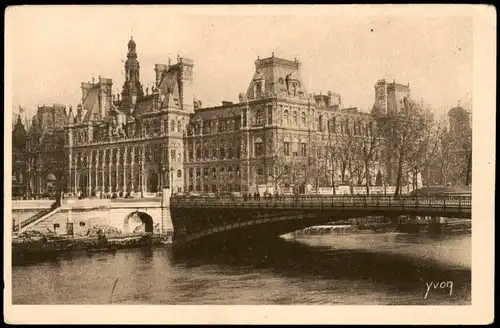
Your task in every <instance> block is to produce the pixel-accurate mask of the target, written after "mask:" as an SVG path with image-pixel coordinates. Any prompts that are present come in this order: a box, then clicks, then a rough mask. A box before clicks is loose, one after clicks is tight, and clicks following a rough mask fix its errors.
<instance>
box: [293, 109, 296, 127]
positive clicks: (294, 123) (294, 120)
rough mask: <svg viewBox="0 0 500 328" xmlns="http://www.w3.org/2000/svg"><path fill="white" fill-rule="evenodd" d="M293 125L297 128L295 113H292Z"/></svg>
mask: <svg viewBox="0 0 500 328" xmlns="http://www.w3.org/2000/svg"><path fill="white" fill-rule="evenodd" d="M293 125H295V126H297V112H296V111H294V112H293Z"/></svg>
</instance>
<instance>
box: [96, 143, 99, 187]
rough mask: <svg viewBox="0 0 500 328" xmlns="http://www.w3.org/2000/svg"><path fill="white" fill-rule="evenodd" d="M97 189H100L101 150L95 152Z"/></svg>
mask: <svg viewBox="0 0 500 328" xmlns="http://www.w3.org/2000/svg"><path fill="white" fill-rule="evenodd" d="M97 188H99V150H96V151H95V189H96V190H97ZM96 196H97V194H96Z"/></svg>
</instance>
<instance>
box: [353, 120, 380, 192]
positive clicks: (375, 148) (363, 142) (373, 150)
mask: <svg viewBox="0 0 500 328" xmlns="http://www.w3.org/2000/svg"><path fill="white" fill-rule="evenodd" d="M364 132H365V133H364V135H362V136H360V137H358V138H356V139H355V149H356V152H357V153H358V154H359V156H360V159H361V160H362V163H363V167H362V169H360V170H358V171H359V172H360V173H362V175H363V176H364V181H365V187H366V194H367V195H369V194H370V184H371V174H370V170H371V168H372V166H373V164H374V162H375V159H376V156H377V154H378V153H379V151H380V136H379V135H377V134H375V133H373V131H372V130H371V129H369V128H367V129H366V131H364Z"/></svg>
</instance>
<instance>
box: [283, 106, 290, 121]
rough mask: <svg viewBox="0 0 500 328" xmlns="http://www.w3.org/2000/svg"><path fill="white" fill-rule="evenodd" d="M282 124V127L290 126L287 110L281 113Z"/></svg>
mask: <svg viewBox="0 0 500 328" xmlns="http://www.w3.org/2000/svg"><path fill="white" fill-rule="evenodd" d="M283 123H284V125H290V114H289V113H288V110H286V109H285V111H284V112H283Z"/></svg>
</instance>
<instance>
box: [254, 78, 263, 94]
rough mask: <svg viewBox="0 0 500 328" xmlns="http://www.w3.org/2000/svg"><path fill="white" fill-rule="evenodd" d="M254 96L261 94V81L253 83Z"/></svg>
mask: <svg viewBox="0 0 500 328" xmlns="http://www.w3.org/2000/svg"><path fill="white" fill-rule="evenodd" d="M255 96H256V97H260V96H262V83H261V82H256V83H255Z"/></svg>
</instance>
